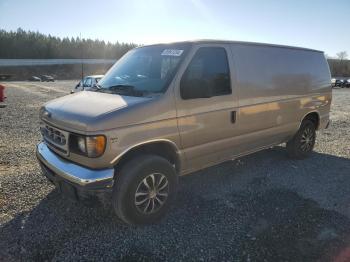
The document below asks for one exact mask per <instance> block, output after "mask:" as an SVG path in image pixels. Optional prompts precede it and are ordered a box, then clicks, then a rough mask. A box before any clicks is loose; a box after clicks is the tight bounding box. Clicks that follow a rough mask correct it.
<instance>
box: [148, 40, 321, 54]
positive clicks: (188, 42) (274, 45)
mask: <svg viewBox="0 0 350 262" xmlns="http://www.w3.org/2000/svg"><path fill="white" fill-rule="evenodd" d="M166 44H242V45H256V46H271V47H281V48H288V49H298V50H306V51H313V52H320V53H323V51H321V50H316V49H311V48H304V47H297V46H288V45H278V44H268V43H257V42H245V41H231V40H216V39H198V40H189V41H180V42H170V43H160V44H152V45H146V46H155V45H166Z"/></svg>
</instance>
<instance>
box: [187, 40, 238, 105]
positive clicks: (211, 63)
mask: <svg viewBox="0 0 350 262" xmlns="http://www.w3.org/2000/svg"><path fill="white" fill-rule="evenodd" d="M180 90H181V97H182V98H183V99H194V98H203V97H212V96H221V95H227V94H231V83H230V70H229V66H228V60H227V55H226V51H225V49H224V48H222V47H201V48H199V49H198V50H197V52H196V54H195V55H194V57H193V58H192V61H191V62H190V64H189V65H188V67H187V69H186V71H185V73H184V75H183V77H182V79H181V83H180Z"/></svg>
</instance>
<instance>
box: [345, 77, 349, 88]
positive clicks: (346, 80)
mask: <svg viewBox="0 0 350 262" xmlns="http://www.w3.org/2000/svg"><path fill="white" fill-rule="evenodd" d="M344 86H345V87H346V88H350V78H349V79H345V80H344Z"/></svg>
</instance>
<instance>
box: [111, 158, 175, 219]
mask: <svg viewBox="0 0 350 262" xmlns="http://www.w3.org/2000/svg"><path fill="white" fill-rule="evenodd" d="M152 174H153V179H152ZM116 177H117V178H116V181H115V185H114V188H113V194H112V205H113V208H114V211H115V213H116V214H117V216H118V217H119V218H120V219H122V220H123V221H124V222H126V223H128V224H151V223H154V222H157V221H159V220H160V219H161V218H162V217H163V216H164V215H165V213H166V212H167V210H168V209H169V207H170V205H171V203H172V202H173V200H174V197H175V193H176V188H177V183H178V176H177V174H176V171H175V169H174V167H173V166H172V165H171V164H170V163H169V161H167V160H166V159H164V158H162V157H159V156H156V155H142V156H139V157H136V158H135V159H132V160H130V161H129V162H127V163H126V164H125V165H123V167H122V168H121V170H120V172H118V171H117V174H116ZM157 179H158V181H157ZM155 180H156V181H155ZM165 180H166V181H165ZM144 181H146V183H144ZM154 181H155V182H154ZM164 181H165V182H167V186H166V188H165V189H164V188H163V189H161V190H164V191H162V192H161V191H160V190H159V191H158V189H160V188H161V187H163V186H164V185H165V182H164ZM152 182H153V184H158V182H159V185H158V189H156V190H155V189H154V190H150V189H147V188H146V186H145V185H146V184H147V186H148V185H149V186H150V187H152ZM141 187H143V188H142V189H143V190H142V191H143V192H141V191H139V190H141ZM156 187H157V186H155V188H156ZM165 190H167V197H164V195H165V192H166V191H165ZM146 191H147V193H144V192H146ZM137 192H138V193H139V192H141V193H139V194H147V196H143V195H141V196H140V195H139V196H136V193H137ZM161 193H162V194H163V196H162V195H161ZM151 194H152V196H151ZM154 194H155V196H154ZM158 194H159V195H158ZM139 197H141V198H142V199H141V200H139ZM143 198H149V199H150V200H146V202H144V203H142V204H139V205H137V204H136V203H137V202H138V203H139V202H142V201H143ZM161 201H164V202H163V204H161ZM147 203H148V205H149V207H146V206H147ZM152 203H153V204H152ZM152 206H153V208H154V209H153V208H152ZM151 209H152V210H153V211H150V210H151Z"/></svg>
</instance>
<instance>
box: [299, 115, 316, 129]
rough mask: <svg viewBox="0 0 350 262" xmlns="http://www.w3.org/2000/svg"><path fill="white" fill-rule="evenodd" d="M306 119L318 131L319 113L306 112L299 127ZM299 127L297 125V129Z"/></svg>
mask: <svg viewBox="0 0 350 262" xmlns="http://www.w3.org/2000/svg"><path fill="white" fill-rule="evenodd" d="M306 119H308V120H311V121H312V122H313V123H314V124H315V127H316V130H318V128H319V126H320V114H319V112H317V111H311V112H308V113H307V114H305V115H304V116H303V118H302V119H301V121H300V125H301V123H302V122H303V121H304V120H306ZM300 125H299V128H300Z"/></svg>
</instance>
